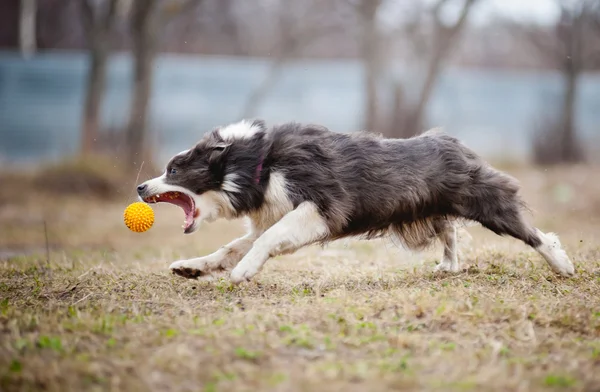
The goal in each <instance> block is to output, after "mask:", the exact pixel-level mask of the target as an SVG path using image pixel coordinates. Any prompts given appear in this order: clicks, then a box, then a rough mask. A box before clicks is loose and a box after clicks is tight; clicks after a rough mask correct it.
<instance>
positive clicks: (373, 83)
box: [0, 0, 600, 248]
mask: <svg viewBox="0 0 600 392" xmlns="http://www.w3.org/2000/svg"><path fill="white" fill-rule="evenodd" d="M599 70H600V1H598V0H527V1H524V0H2V2H1V5H0V165H1V167H2V168H3V169H4V170H2V176H1V181H2V183H3V186H2V187H1V188H2V190H0V206H1V205H2V204H4V206H3V207H2V208H0V220H2V222H3V225H4V229H3V230H4V232H3V233H2V232H0V237H2V238H3V239H2V240H0V247H4V248H7V247H13V248H14V247H20V248H23V247H26V246H27V240H25V238H27V235H26V233H29V232H31V230H32V229H31V228H32V227H36V228H37V229H36V230H38V229H39V228H40V227H41V223H40V222H41V221H42V220H44V221H46V222H47V223H48V225H49V226H48V227H50V228H51V226H52V225H54V224H56V225H58V223H56V222H59V221H60V219H63V220H64V222H65V225H66V224H67V223H66V222H68V221H69V219H74V218H73V217H72V215H69V214H68V213H64V214H63V215H60V216H59V215H57V214H59V212H60V211H61V210H63V209H64V208H66V205H65V204H63V205H62V206H61V207H59V206H58V201H57V200H58V199H56V197H58V196H56V195H67V196H68V197H71V196H72V195H74V194H84V195H87V196H86V197H94V198H98V197H101V198H111V197H113V196H115V195H116V196H117V197H121V199H122V198H128V199H129V200H134V198H135V192H134V185H135V184H136V181H137V179H139V180H141V179H145V178H149V177H150V176H153V175H156V174H158V173H160V171H161V168H162V167H163V165H164V164H165V163H166V161H167V160H168V158H169V157H170V156H171V155H172V154H174V153H177V152H179V151H181V150H183V149H186V148H188V147H189V146H190V145H192V144H193V143H195V142H196V141H198V140H199V139H200V138H201V137H202V134H203V133H204V132H206V131H208V130H211V129H212V128H214V127H216V126H219V125H223V124H227V123H231V122H235V121H238V120H240V119H242V118H244V117H260V118H263V119H265V120H266V121H267V123H269V124H273V123H279V122H283V121H290V120H295V121H301V122H312V123H319V124H322V125H325V126H327V127H329V128H330V129H332V130H333V131H336V132H354V131H357V130H360V129H366V130H369V131H372V132H377V133H382V134H384V135H386V136H389V137H410V136H412V135H414V134H416V133H419V132H421V131H423V130H425V129H427V128H430V127H443V128H444V129H445V130H446V131H447V132H449V133H450V134H453V135H455V136H457V137H459V138H461V139H462V140H463V141H464V142H465V143H466V144H467V145H469V146H471V147H472V148H474V149H475V150H476V151H478V152H479V153H480V154H482V155H483V156H484V157H485V158H487V159H488V160H490V161H492V162H493V163H495V164H498V165H502V167H504V168H506V167H519V168H528V169H527V170H529V171H526V172H523V173H521V174H522V175H520V176H519V178H520V179H525V180H524V181H523V182H525V186H526V191H529V192H530V193H531V192H533V193H539V194H540V198H541V196H542V195H545V194H551V195H553V196H552V198H551V200H550V202H549V203H550V204H548V205H547V206H546V208H545V209H543V208H542V210H543V211H548V212H551V211H554V212H555V211H558V209H557V205H558V204H557V203H563V204H561V205H564V206H565V209H564V213H565V216H567V215H568V216H570V217H573V216H574V215H573V214H574V212H573V208H579V210H578V211H580V212H581V214H582V216H584V217H585V218H586V219H587V222H590V219H591V218H590V217H592V216H596V215H594V211H596V210H597V211H598V212H599V214H598V215H599V216H600V200H598V197H594V196H593V195H595V194H596V190H597V189H596V188H597V187H595V185H594V184H595V182H594V180H593V177H594V174H593V173H594V172H595V171H594V169H593V168H594V165H595V164H596V163H597V161H598V152H599V151H600V73H598V71H599ZM550 166H552V168H551V169H549V168H550ZM519 170H520V169H519ZM532 170H533V171H532ZM546 170H551V172H552V173H560V174H556V175H554V174H552V175H551V174H544V173H548V172H547V171H546ZM24 173H28V174H27V175H26V174H24ZM532 173H533V174H532ZM529 174H531V176H529ZM132 177H138V178H137V179H132ZM534 180H535V181H538V182H535V181H534ZM531 184H533V185H531ZM583 184H586V188H585V189H583ZM31 187H33V189H35V190H36V191H35V192H34V193H35V194H36V195H37V199H35V200H34V199H32V198H33V197H34V196H33V195H32V194H31V193H32V192H30V191H31V189H32V188H31ZM49 192H50V193H49ZM86 192H87V193H86ZM585 195H589V198H586V197H584V196H585ZM41 198H43V199H44V203H46V204H47V205H46V207H41V206H42V205H43V204H44V203H43V202H41V201H40V200H39V199H41ZM575 199H577V200H578V203H579V204H578V207H577V206H576V204H575V203H574V200H575ZM27 200H29V201H27ZM541 200H544V199H543V198H541ZM53 202H54V204H52V203H53ZM16 203H21V207H15V206H16ZM27 203H28V204H27ZM552 203H554V204H552ZM70 205H75V204H70ZM567 206H568V208H567ZM535 207H536V208H537V207H539V205H537V204H536V205H535ZM82 208H84V207H82ZM88 208H89V207H88ZM121 208H122V203H121V205H119V206H118V208H116V207H115V210H114V211H116V212H115V213H116V214H121V211H122V209H121ZM24 210H26V211H28V214H29V215H30V216H31V219H30V220H27V219H26V218H25V217H24V216H25V215H24V214H23V211H24ZM36 211H37V212H36ZM65 211H66V210H65ZM120 219H121V218H119V217H115V222H117V223H115V225H116V224H119V225H120V226H122V222H121V221H120ZM557 219H558V218H557ZM11 222H12V223H11ZM90 224H91V223H90ZM120 226H119V227H120ZM65 227H66V226H65ZM121 228H122V229H123V227H121ZM44 230H50V229H44ZM90 230H91V229H90ZM94 230H96V231H97V230H99V228H98V226H97V225H96V226H94ZM107 230H108V231H110V230H112V229H110V230H109V229H107ZM37 233H38V234H36V235H37V237H36V240H35V241H34V240H32V241H33V242H35V243H40V242H41V243H44V242H46V243H48V241H49V242H50V243H52V242H56V243H64V242H65V241H67V240H69V241H71V240H72V241H74V240H73V239H74V238H75V237H74V235H75V233H73V232H72V230H71V231H68V232H65V233H66V234H61V235H59V234H56V233H63V232H62V231H61V230H59V229H56V230H55V231H54V233H55V234H52V231H51V230H50V239H49V240H48V238H44V237H43V236H42V237H40V235H42V234H40V233H43V231H41V229H39V230H38V231H37ZM47 235H48V233H46V237H47ZM53 236H54V237H53ZM61 236H62V237H61ZM59 237H61V238H62V240H60V238H59ZM53 238H54V239H53ZM61 241H62V242H61ZM107 241H108V240H106V241H104V242H107ZM99 242H101V243H102V241H101V240H99Z"/></svg>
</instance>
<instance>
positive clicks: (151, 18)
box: [126, 0, 201, 170]
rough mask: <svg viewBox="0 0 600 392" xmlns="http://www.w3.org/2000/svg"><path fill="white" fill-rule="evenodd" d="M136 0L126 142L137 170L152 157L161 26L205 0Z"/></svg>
mask: <svg viewBox="0 0 600 392" xmlns="http://www.w3.org/2000/svg"><path fill="white" fill-rule="evenodd" d="M132 1H133V3H132V5H131V10H130V13H131V22H130V30H131V35H132V41H133V42H132V46H133V47H132V52H133V57H134V58H133V61H134V66H133V69H134V82H133V93H132V98H131V99H132V100H131V108H130V112H129V122H128V125H127V131H126V143H127V147H128V152H129V157H130V161H129V167H130V169H132V170H133V169H134V168H135V167H136V166H137V165H141V162H143V161H144V160H145V159H147V158H149V154H148V151H147V148H148V146H147V145H146V143H147V141H146V138H147V137H146V134H147V126H148V124H147V123H148V108H149V105H150V96H151V93H152V79H153V76H154V60H155V57H156V53H157V50H158V45H159V40H158V38H159V35H160V32H161V27H162V26H163V25H164V24H165V23H167V22H168V21H169V19H170V18H172V17H173V16H174V15H178V14H180V13H183V12H186V11H189V10H190V9H192V8H193V7H194V6H196V5H197V4H199V3H200V1H201V0H187V1H185V0H180V1H177V0H174V1H170V2H163V1H160V0H132Z"/></svg>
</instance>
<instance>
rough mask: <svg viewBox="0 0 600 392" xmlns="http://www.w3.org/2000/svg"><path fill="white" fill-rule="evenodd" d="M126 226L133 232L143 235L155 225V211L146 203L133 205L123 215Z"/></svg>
mask: <svg viewBox="0 0 600 392" xmlns="http://www.w3.org/2000/svg"><path fill="white" fill-rule="evenodd" d="M123 218H124V220H125V225H126V226H127V227H128V228H129V230H131V231H135V232H136V233H143V232H144V231H146V230H148V229H149V228H151V227H152V225H153V224H154V210H153V209H152V208H150V206H149V205H148V204H146V203H142V202H141V201H140V202H136V203H131V204H130V205H129V206H127V208H125V212H124V213H123Z"/></svg>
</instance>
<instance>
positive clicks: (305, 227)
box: [231, 202, 329, 284]
mask: <svg viewBox="0 0 600 392" xmlns="http://www.w3.org/2000/svg"><path fill="white" fill-rule="evenodd" d="M328 235H329V227H328V226H327V221H326V220H325V218H324V217H323V216H322V215H321V214H320V213H319V211H318V208H317V206H316V205H315V204H314V203H312V202H303V203H301V204H300V205H299V206H298V207H296V209H294V210H292V211H290V212H288V213H287V214H286V215H284V217H283V218H281V219H280V220H279V221H278V222H277V223H275V224H274V225H273V226H271V227H270V228H269V229H268V230H267V231H265V233H264V234H263V235H261V236H260V237H259V238H258V239H257V240H256V241H255V242H254V245H253V246H252V249H250V251H249V252H248V253H247V254H246V255H245V256H244V258H242V260H241V261H240V262H239V264H238V265H237V266H236V267H235V268H234V269H233V271H231V281H232V282H233V283H236V284H237V283H240V282H243V281H245V280H250V279H251V278H252V277H253V276H254V275H256V274H257V273H258V272H259V271H260V270H261V268H262V267H263V265H264V264H265V262H266V261H267V260H268V259H269V258H270V257H273V256H276V255H279V254H283V253H291V252H294V251H295V250H297V249H299V248H301V247H303V246H306V245H310V244H312V243H315V242H317V241H320V240H324V239H326V238H327V236H328Z"/></svg>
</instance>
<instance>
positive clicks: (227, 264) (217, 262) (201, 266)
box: [169, 229, 261, 279]
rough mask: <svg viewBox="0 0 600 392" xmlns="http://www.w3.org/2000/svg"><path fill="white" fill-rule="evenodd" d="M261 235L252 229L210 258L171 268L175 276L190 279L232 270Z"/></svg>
mask: <svg viewBox="0 0 600 392" xmlns="http://www.w3.org/2000/svg"><path fill="white" fill-rule="evenodd" d="M260 233H261V232H259V231H256V230H254V229H252V230H250V232H249V233H248V234H246V235H245V236H243V237H241V238H238V239H236V240H233V241H231V242H230V243H229V244H227V245H225V246H223V247H221V248H220V249H219V250H217V251H216V252H214V253H211V254H210V255H208V256H204V257H198V258H195V259H189V260H180V261H176V262H174V263H173V264H171V265H170V266H169V268H170V269H171V271H172V272H173V273H174V274H177V275H179V276H183V277H184V278H188V279H196V278H198V277H200V276H203V275H208V274H210V272H211V271H218V270H230V269H232V268H233V267H234V266H235V265H236V264H237V263H239V262H240V260H241V259H242V258H243V257H244V255H245V254H246V253H248V251H249V250H250V248H252V244H253V243H254V241H255V240H256V239H257V238H258V236H259V235H260Z"/></svg>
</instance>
